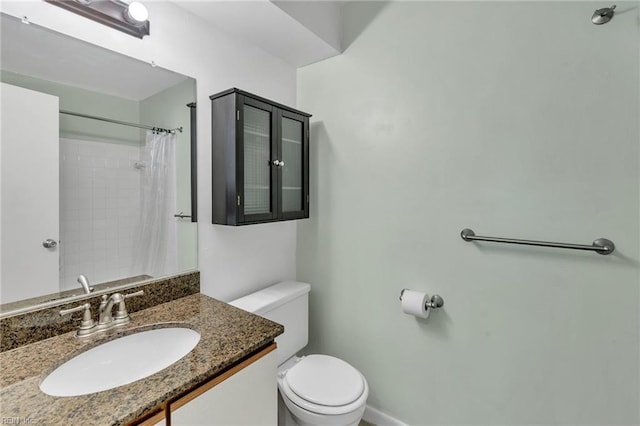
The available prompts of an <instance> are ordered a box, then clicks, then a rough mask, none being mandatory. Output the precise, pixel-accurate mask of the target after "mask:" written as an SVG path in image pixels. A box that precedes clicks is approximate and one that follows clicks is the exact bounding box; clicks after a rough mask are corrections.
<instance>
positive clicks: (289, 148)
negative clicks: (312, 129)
mask: <svg viewBox="0 0 640 426" xmlns="http://www.w3.org/2000/svg"><path fill="white" fill-rule="evenodd" d="M303 128H304V127H303V123H302V122H300V121H297V120H293V119H291V118H287V117H282V161H284V166H282V211H283V212H291V211H299V210H303V201H304V200H303V187H302V183H303V176H302V172H303V168H302V165H303V152H304V151H303V137H304V134H303Z"/></svg>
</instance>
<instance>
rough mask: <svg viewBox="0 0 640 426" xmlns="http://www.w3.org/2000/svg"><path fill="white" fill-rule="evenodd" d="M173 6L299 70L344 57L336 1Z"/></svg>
mask: <svg viewBox="0 0 640 426" xmlns="http://www.w3.org/2000/svg"><path fill="white" fill-rule="evenodd" d="M173 3H175V4H176V5H177V6H178V7H181V8H183V9H185V10H187V11H188V12H191V13H192V14H194V15H196V16H197V17H199V18H201V19H204V20H205V21H207V22H209V23H211V24H213V25H215V26H216V27H218V28H220V29H222V30H223V31H225V32H227V33H229V34H231V35H232V36H234V37H236V38H237V39H240V40H243V41H245V42H247V43H249V44H252V45H255V46H258V47H259V48H261V49H263V50H265V51H267V52H268V53H271V54H272V55H274V56H277V57H279V58H282V59H283V60H284V61H285V62H287V63H289V64H291V65H293V66H294V67H296V68H297V67H302V66H305V65H308V64H311V63H314V62H317V61H320V60H323V59H326V58H330V57H332V56H336V55H339V54H340V50H341V49H340V30H339V27H340V22H339V21H340V8H339V4H340V3H339V2H336V1H318V0H315V1H268V0H251V1H191V0H173Z"/></svg>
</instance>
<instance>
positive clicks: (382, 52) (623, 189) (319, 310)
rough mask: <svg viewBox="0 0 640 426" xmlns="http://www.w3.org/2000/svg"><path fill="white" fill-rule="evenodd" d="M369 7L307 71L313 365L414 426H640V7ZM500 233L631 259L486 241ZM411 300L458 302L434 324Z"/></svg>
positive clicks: (304, 232)
mask: <svg viewBox="0 0 640 426" xmlns="http://www.w3.org/2000/svg"><path fill="white" fill-rule="evenodd" d="M596 7H602V6H598V5H597V4H594V3H591V2H468V1H465V2H388V3H387V2H348V3H347V4H345V5H344V6H343V9H342V12H343V18H344V20H345V26H344V28H343V36H344V38H345V40H344V41H345V51H344V53H343V54H342V55H340V56H338V57H335V58H332V59H328V60H325V61H321V62H318V63H316V64H313V65H310V66H308V67H305V68H302V69H300V70H299V71H298V90H299V93H298V107H299V108H300V109H302V110H304V111H309V112H310V113H312V114H313V118H312V123H311V142H312V143H311V161H312V165H311V197H312V199H311V218H310V219H309V220H305V221H299V222H298V235H297V245H298V246H297V247H298V249H297V256H298V271H297V278H298V279H299V280H301V281H306V282H309V283H311V295H310V303H311V318H310V324H311V331H310V345H309V348H308V350H309V351H311V352H315V351H317V352H320V353H328V354H332V355H336V356H339V357H341V358H343V359H345V360H347V361H348V362H350V363H352V364H353V365H355V366H356V367H357V368H359V369H360V370H361V371H362V373H363V374H364V375H365V376H366V378H367V380H368V382H369V385H370V388H371V393H370V396H369V400H368V403H369V404H370V405H371V406H373V407H375V408H378V409H381V410H382V411H383V412H386V413H388V414H390V415H392V416H393V417H395V418H398V419H400V420H402V421H404V422H406V423H407V424H409V425H414V426H416V425H622V424H625V425H632V424H633V425H637V424H639V423H640V417H639V412H638V401H639V399H640V383H639V378H640V358H639V356H640V354H639V351H640V342H639V331H640V330H639V329H640V323H639V314H640V298H639V296H640V290H639V287H640V267H639V265H640V222H639V220H638V219H639V218H640V199H639V194H640V164H639V160H640V143H639V141H640V130H639V119H638V118H639V117H640V109H639V108H640V102H639V97H638V94H639V82H640V78H639V77H640V70H639V64H640V56H639V50H638V40H639V39H640V34H639V26H638V22H640V16H639V12H640V8H638V2H623V3H618V4H617V9H616V15H615V18H614V19H613V20H612V21H611V22H610V23H608V24H606V25H603V26H596V25H593V24H592V23H591V15H592V14H593V11H594V10H595V8H596ZM467 227H469V228H472V229H474V230H475V231H476V233H478V234H479V235H493V236H498V237H512V238H530V239H537V240H548V241H562V242H574V243H581V244H591V242H592V241H593V240H595V239H596V238H599V237H605V238H609V239H611V240H613V241H614V242H615V244H616V247H617V248H616V252H615V253H613V254H612V255H610V256H601V255H598V254H595V253H591V252H579V251H571V250H561V249H551V248H542V247H537V248H536V247H523V246H507V245H500V244H490V243H467V242H464V241H463V240H462V239H461V238H460V231H461V230H462V229H463V228H467ZM404 287H407V288H411V289H415V290H421V291H425V292H428V293H431V294H433V293H438V294H440V295H441V296H442V297H443V298H444V300H445V306H444V308H443V309H442V310H441V311H439V312H434V313H433V314H432V315H431V317H430V318H429V319H428V320H426V321H425V320H418V319H416V318H415V317H412V316H409V315H405V314H403V313H402V311H401V307H400V301H399V300H398V297H399V295H400V291H401V290H402V288H404Z"/></svg>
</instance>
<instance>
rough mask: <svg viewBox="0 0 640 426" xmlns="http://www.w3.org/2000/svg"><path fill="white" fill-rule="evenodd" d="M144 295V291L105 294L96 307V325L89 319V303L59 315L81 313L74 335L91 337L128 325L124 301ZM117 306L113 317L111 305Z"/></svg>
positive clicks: (61, 312) (127, 314)
mask: <svg viewBox="0 0 640 426" xmlns="http://www.w3.org/2000/svg"><path fill="white" fill-rule="evenodd" d="M143 294H144V290H140V291H136V292H135V293H129V294H124V295H123V294H121V293H114V294H112V295H111V296H108V297H107V295H106V294H105V295H103V296H102V301H101V302H100V306H99V307H98V323H97V324H96V323H95V322H94V321H93V320H92V319H91V305H90V304H89V303H85V304H83V305H80V306H77V307H75V308H71V309H65V310H62V311H60V315H67V314H70V313H72V312H79V311H83V312H84V314H83V319H82V323H81V324H80V328H79V329H78V332H77V333H76V335H77V336H78V337H87V336H91V335H93V334H95V333H99V332H101V331H106V330H109V329H111V328H113V327H118V326H122V325H125V324H128V323H129V321H131V317H129V313H128V312H127V307H126V306H125V303H124V301H125V299H128V298H129V297H134V296H142V295H143ZM115 304H117V306H118V309H117V311H116V314H115V316H114V315H113V312H112V311H113V305H115Z"/></svg>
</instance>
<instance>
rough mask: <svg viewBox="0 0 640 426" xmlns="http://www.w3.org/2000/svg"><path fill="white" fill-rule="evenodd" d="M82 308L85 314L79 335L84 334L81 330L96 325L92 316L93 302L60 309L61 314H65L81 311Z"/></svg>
mask: <svg viewBox="0 0 640 426" xmlns="http://www.w3.org/2000/svg"><path fill="white" fill-rule="evenodd" d="M82 310H84V314H83V315H82V322H81V323H80V328H79V330H78V335H81V334H83V333H82V332H81V330H89V329H91V328H93V327H94V326H95V322H94V321H93V319H92V318H91V304H90V303H84V304H82V305H79V306H76V307H75V308H70V309H63V310H61V311H60V316H64V315H68V314H71V313H73V312H80V311H82Z"/></svg>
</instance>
